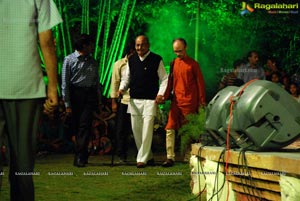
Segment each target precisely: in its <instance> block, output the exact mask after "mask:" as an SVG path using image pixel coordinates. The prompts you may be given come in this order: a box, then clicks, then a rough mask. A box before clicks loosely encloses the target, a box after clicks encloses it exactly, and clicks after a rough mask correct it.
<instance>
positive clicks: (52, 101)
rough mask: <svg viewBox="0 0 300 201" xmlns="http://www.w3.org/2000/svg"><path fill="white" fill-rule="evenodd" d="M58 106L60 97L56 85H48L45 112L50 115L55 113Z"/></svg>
mask: <svg viewBox="0 0 300 201" xmlns="http://www.w3.org/2000/svg"><path fill="white" fill-rule="evenodd" d="M57 106H58V97H57V91H56V87H51V86H48V90H47V99H46V101H45V103H44V110H43V111H44V113H45V114H47V115H50V116H53V115H54V111H55V109H56V108H57Z"/></svg>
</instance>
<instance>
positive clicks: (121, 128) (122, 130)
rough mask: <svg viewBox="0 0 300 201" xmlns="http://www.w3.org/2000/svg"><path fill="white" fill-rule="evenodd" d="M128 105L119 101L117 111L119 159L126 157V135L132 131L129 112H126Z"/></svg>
mask: <svg viewBox="0 0 300 201" xmlns="http://www.w3.org/2000/svg"><path fill="white" fill-rule="evenodd" d="M127 108H128V105H126V104H123V103H119V104H118V111H117V122H116V124H117V126H116V137H117V154H118V156H119V157H120V159H121V160H126V159H127V151H128V137H129V135H130V134H131V133H132V129H131V122H130V114H129V113H127Z"/></svg>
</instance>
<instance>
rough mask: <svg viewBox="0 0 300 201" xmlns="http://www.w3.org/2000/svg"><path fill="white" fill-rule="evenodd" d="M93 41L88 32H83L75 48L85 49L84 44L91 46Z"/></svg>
mask: <svg viewBox="0 0 300 201" xmlns="http://www.w3.org/2000/svg"><path fill="white" fill-rule="evenodd" d="M91 43H92V40H91V37H90V36H89V35H88V34H81V35H80V36H79V37H78V38H77V39H76V41H75V44H74V48H75V50H79V51H81V50H83V48H84V46H89V45H90V44H91Z"/></svg>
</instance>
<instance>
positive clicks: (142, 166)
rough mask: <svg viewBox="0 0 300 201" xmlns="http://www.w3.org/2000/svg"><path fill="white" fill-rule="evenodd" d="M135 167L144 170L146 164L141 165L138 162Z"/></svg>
mask: <svg viewBox="0 0 300 201" xmlns="http://www.w3.org/2000/svg"><path fill="white" fill-rule="evenodd" d="M136 167H137V168H144V167H146V164H145V163H142V162H138V163H137V164H136Z"/></svg>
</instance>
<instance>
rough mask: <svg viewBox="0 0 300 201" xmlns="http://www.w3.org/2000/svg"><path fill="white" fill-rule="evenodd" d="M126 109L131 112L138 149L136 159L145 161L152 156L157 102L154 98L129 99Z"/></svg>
mask: <svg viewBox="0 0 300 201" xmlns="http://www.w3.org/2000/svg"><path fill="white" fill-rule="evenodd" d="M128 110H129V112H130V113H131V126H132V131H133V136H134V140H135V144H136V147H137V150H138V154H137V158H136V161H137V162H142V163H147V161H148V160H150V159H152V158H153V154H152V151H151V145H152V138H153V126H154V118H155V116H156V112H157V104H156V103H155V100H143V99H131V100H130V102H129V105H128Z"/></svg>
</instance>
